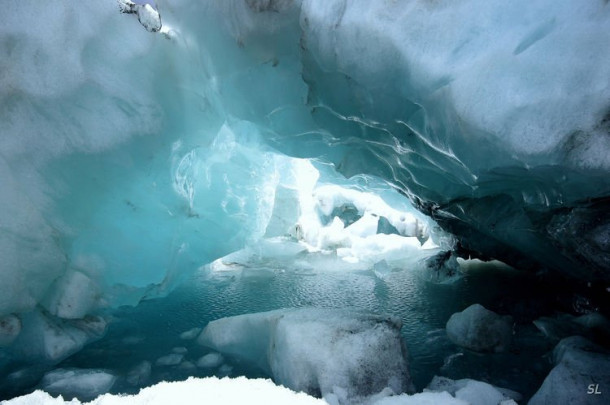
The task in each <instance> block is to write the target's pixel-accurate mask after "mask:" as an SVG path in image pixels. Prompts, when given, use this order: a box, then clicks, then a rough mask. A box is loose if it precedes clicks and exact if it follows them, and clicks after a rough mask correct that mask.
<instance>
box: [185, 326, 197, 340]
mask: <svg viewBox="0 0 610 405" xmlns="http://www.w3.org/2000/svg"><path fill="white" fill-rule="evenodd" d="M199 333H201V328H193V329H189V330H187V331H184V332H182V333H181V334H180V339H182V340H193V339H195V338H196V337H197V336H199Z"/></svg>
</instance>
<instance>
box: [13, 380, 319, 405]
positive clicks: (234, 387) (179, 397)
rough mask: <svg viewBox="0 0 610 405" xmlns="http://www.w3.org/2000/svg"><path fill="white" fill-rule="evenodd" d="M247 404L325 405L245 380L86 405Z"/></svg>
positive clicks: (75, 404)
mask: <svg viewBox="0 0 610 405" xmlns="http://www.w3.org/2000/svg"><path fill="white" fill-rule="evenodd" d="M176 403H178V404H182V405H189V404H193V405H195V404H208V405H226V404H249V405H275V404H277V405H280V404H291V405H292V404H294V405H327V403H326V402H325V401H323V400H321V399H316V398H313V397H310V396H308V395H306V394H304V393H295V392H293V391H291V390H289V389H288V388H284V387H278V386H276V385H275V384H273V383H272V382H271V381H269V380H260V379H259V380H248V379H246V378H244V377H240V378H235V379H229V378H223V379H218V378H215V377H212V378H203V379H197V378H190V379H188V380H186V381H181V382H162V383H159V384H157V385H154V386H152V387H148V388H144V389H143V390H141V391H140V393H138V394H137V395H125V396H119V395H110V394H106V395H103V396H100V397H99V398H97V399H95V400H93V401H91V402H88V403H87V404H89V405H144V404H146V405H167V404H176ZM3 404H5V405H62V404H70V405H80V404H81V402H80V401H78V400H73V401H70V402H67V401H64V400H63V398H62V397H59V398H53V397H52V396H50V395H49V394H47V393H46V392H43V391H36V392H34V393H32V394H29V395H25V396H23V397H19V398H15V399H12V400H10V401H5V402H3Z"/></svg>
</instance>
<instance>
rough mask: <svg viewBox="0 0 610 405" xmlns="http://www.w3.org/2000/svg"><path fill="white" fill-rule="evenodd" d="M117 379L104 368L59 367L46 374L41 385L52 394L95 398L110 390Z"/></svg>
mask: <svg viewBox="0 0 610 405" xmlns="http://www.w3.org/2000/svg"><path fill="white" fill-rule="evenodd" d="M115 381H116V377H115V376H114V375H112V374H110V373H108V372H107V371H104V370H95V369H57V370H53V371H51V372H49V373H47V374H45V376H44V377H43V378H42V381H41V383H40V385H41V387H42V388H43V389H44V390H45V391H47V392H49V393H51V394H61V395H62V396H64V397H68V398H70V397H78V398H80V399H93V398H95V397H97V396H98V395H100V394H104V393H106V392H108V390H110V388H112V386H113V385H114V382H115Z"/></svg>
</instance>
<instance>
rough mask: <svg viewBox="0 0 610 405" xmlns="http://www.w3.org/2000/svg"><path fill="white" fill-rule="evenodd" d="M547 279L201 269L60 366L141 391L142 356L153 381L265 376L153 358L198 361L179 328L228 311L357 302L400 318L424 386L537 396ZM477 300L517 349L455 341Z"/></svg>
mask: <svg viewBox="0 0 610 405" xmlns="http://www.w3.org/2000/svg"><path fill="white" fill-rule="evenodd" d="M541 288H543V286H542V285H539V282H538V281H537V280H536V279H535V278H533V277H531V276H527V275H524V274H522V273H518V272H503V271H497V272H494V274H490V273H486V272H479V273H473V274H469V275H466V276H464V277H463V278H462V279H460V280H458V281H457V282H454V283H452V284H449V285H443V284H435V283H431V282H429V281H426V279H425V277H424V276H423V275H422V273H421V272H420V271H409V270H404V271H400V272H394V273H390V274H389V275H387V276H386V277H385V278H384V279H380V278H378V277H376V276H375V275H374V274H373V272H371V271H361V272H338V271H332V270H330V269H329V270H319V271H316V272H300V271H290V270H278V269H269V268H256V269H253V268H249V269H245V270H243V271H241V272H238V273H233V274H226V275H214V276H213V277H211V276H210V275H209V273H205V272H202V273H200V274H198V275H196V276H194V277H193V278H192V279H189V280H187V281H186V282H185V283H184V284H183V285H182V286H181V287H179V288H178V289H177V290H175V291H174V292H173V293H171V294H170V295H169V296H167V297H165V298H159V299H154V300H149V301H145V302H143V303H141V304H140V305H138V306H137V307H135V308H122V309H120V310H117V311H115V313H114V314H113V322H112V323H111V325H110V327H109V331H108V333H107V335H106V337H105V338H104V339H103V340H101V341H98V342H96V343H93V344H91V345H89V346H88V347H86V348H85V349H84V350H83V351H81V352H80V353H78V354H76V355H74V356H72V357H71V358H69V359H67V360H65V361H64V362H63V363H62V364H60V365H59V367H79V368H105V369H109V370H112V372H113V373H115V374H117V375H119V377H120V379H119V381H118V383H117V384H115V386H114V388H113V390H112V391H113V392H135V391H137V389H138V388H137V387H133V386H130V385H129V384H127V383H126V382H125V379H124V378H121V377H125V376H126V375H127V373H128V371H129V370H130V369H131V368H132V367H134V366H135V365H136V364H138V363H139V362H142V361H144V360H147V361H150V362H152V363H153V367H152V374H151V377H150V379H149V380H148V382H147V385H150V384H153V383H155V382H157V381H161V380H180V379H185V378H187V377H188V376H190V375H194V376H208V375H214V374H216V375H219V374H220V375H226V374H228V375H232V376H236V375H246V376H249V377H268V376H266V375H265V373H264V372H263V371H262V370H259V369H257V368H256V367H254V366H252V365H249V364H244V363H243V362H240V361H239V359H234V358H227V359H225V362H226V363H227V364H228V365H229V366H230V369H228V368H227V367H224V368H223V369H222V370H220V371H219V370H212V371H205V370H202V369H197V368H190V367H188V364H186V367H185V365H184V364H183V365H182V366H156V365H155V364H154V363H155V360H156V359H157V358H159V357H161V356H164V355H166V354H169V353H171V351H172V348H175V347H185V348H186V349H187V350H188V352H187V353H186V354H185V360H186V361H190V362H192V363H196V361H197V359H198V358H199V357H200V356H202V355H204V354H206V353H207V352H208V351H207V349H205V348H203V347H200V346H198V345H197V343H196V342H195V341H187V340H182V339H180V337H179V336H180V334H181V333H182V332H184V331H187V330H189V329H192V328H196V327H204V326H205V325H206V324H207V323H208V322H209V321H211V320H214V319H218V318H222V317H226V316H232V315H239V314H245V313H252V312H260V311H268V310H273V309H278V308H287V307H325V308H351V309H357V310H367V311H372V312H377V313H380V312H384V313H390V314H393V315H396V316H398V317H400V318H401V319H402V321H403V329H402V333H403V336H404V339H405V342H406V345H407V348H408V350H409V356H410V371H411V376H412V379H413V382H414V384H415V385H416V388H417V389H418V390H421V389H423V388H424V387H425V386H426V385H427V384H428V383H429V382H430V380H431V379H432V377H433V376H434V375H444V376H448V377H450V378H455V379H457V378H474V379H479V380H483V381H487V382H489V383H492V384H494V385H498V386H502V387H506V388H510V389H513V390H516V391H518V392H521V393H522V394H524V396H525V397H529V396H531V395H532V394H533V393H534V392H535V391H536V390H537V388H538V387H539V386H540V384H541V383H542V380H543V379H544V377H545V376H546V374H547V373H548V371H549V370H550V365H549V362H548V360H547V358H546V357H545V355H546V354H547V352H548V351H549V350H550V349H552V346H551V345H550V343H549V342H547V341H546V339H545V338H544V337H543V336H542V335H541V334H540V333H539V332H538V331H537V330H536V329H535V328H534V327H533V325H531V320H532V319H534V318H535V317H536V316H538V315H540V314H542V313H544V312H545V311H547V310H548V308H547V306H546V304H545V302H548V300H549V298H548V297H545V296H544V295H545V294H544V293H542V292H541V291H543V290H541ZM475 302H478V303H481V304H483V305H484V306H486V307H488V308H489V309H492V310H495V311H497V312H500V313H511V314H513V315H514V316H515V318H516V320H517V321H518V323H517V325H516V328H515V333H516V334H515V338H514V343H513V346H512V348H511V349H510V350H509V351H508V352H506V353H502V354H477V353H472V352H469V351H466V350H463V349H460V348H459V347H457V346H455V345H453V344H452V343H450V342H449V341H448V339H447V337H446V334H445V331H444V327H445V323H446V322H447V320H448V318H449V317H450V316H451V314H453V313H454V312H457V311H461V310H463V309H464V308H466V307H467V306H469V305H470V304H472V303H475Z"/></svg>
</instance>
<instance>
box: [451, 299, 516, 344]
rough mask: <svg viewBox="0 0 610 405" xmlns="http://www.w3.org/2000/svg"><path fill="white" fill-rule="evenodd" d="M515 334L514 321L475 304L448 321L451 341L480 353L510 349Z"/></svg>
mask: <svg viewBox="0 0 610 405" xmlns="http://www.w3.org/2000/svg"><path fill="white" fill-rule="evenodd" d="M512 333H513V319H512V318H511V317H510V316H508V315H507V316H500V315H498V314H496V313H494V312H492V311H490V310H488V309H486V308H485V307H483V306H482V305H480V304H473V305H471V306H469V307H468V308H466V309H465V310H463V311H462V312H458V313H455V314H453V315H451V318H449V321H447V335H448V336H449V339H450V340H451V341H452V342H453V343H455V344H457V345H460V346H463V347H465V348H467V349H471V350H474V351H478V352H501V351H504V350H506V349H507V348H508V346H509V345H510V342H511V338H512Z"/></svg>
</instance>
